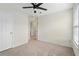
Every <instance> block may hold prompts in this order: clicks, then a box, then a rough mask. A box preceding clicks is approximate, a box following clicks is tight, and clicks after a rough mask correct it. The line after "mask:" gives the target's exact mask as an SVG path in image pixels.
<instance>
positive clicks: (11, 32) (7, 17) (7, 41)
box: [0, 10, 29, 51]
mask: <svg viewBox="0 0 79 59" xmlns="http://www.w3.org/2000/svg"><path fill="white" fill-rule="evenodd" d="M28 39H29V27H28V16H27V15H24V14H22V13H19V12H18V13H17V12H7V11H6V10H5V11H1V10H0V51H3V50H6V49H8V48H12V47H16V46H19V45H22V44H25V43H27V42H28Z"/></svg>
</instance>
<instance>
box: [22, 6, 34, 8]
mask: <svg viewBox="0 0 79 59" xmlns="http://www.w3.org/2000/svg"><path fill="white" fill-rule="evenodd" d="M22 8H33V7H32V6H30V7H22Z"/></svg>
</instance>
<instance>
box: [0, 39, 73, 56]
mask: <svg viewBox="0 0 79 59" xmlns="http://www.w3.org/2000/svg"><path fill="white" fill-rule="evenodd" d="M0 56H74V53H73V50H72V48H69V47H64V46H60V45H56V44H49V43H46V42H42V41H38V40H31V41H29V43H28V44H25V45H22V46H19V47H16V48H11V49H8V50H5V51H3V52H0Z"/></svg>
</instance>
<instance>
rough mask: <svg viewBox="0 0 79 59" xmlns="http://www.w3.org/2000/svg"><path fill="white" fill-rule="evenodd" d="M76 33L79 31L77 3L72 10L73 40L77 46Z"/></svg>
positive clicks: (78, 41) (78, 39)
mask: <svg viewBox="0 0 79 59" xmlns="http://www.w3.org/2000/svg"><path fill="white" fill-rule="evenodd" d="M78 33H79V5H78V4H77V5H76V6H75V7H74V11H73V40H74V42H75V44H76V46H77V47H79V38H78Z"/></svg>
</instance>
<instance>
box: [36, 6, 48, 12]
mask: <svg viewBox="0 0 79 59" xmlns="http://www.w3.org/2000/svg"><path fill="white" fill-rule="evenodd" d="M37 9H41V10H45V11H46V10H47V9H45V8H42V7H37Z"/></svg>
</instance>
